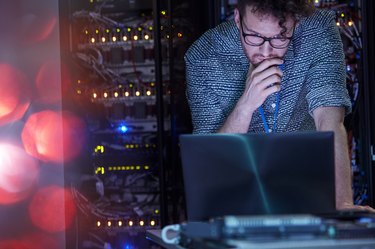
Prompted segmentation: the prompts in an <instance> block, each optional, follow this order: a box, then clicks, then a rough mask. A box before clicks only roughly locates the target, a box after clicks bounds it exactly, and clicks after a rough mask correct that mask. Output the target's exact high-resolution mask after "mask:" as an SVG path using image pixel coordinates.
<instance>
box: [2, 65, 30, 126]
mask: <svg viewBox="0 0 375 249" xmlns="http://www.w3.org/2000/svg"><path fill="white" fill-rule="evenodd" d="M0 89H1V91H0V125H3V124H6V123H10V122H13V121H16V120H18V119H20V118H22V116H23V115H24V114H25V112H26V110H27V108H28V107H29V105H30V96H29V95H30V91H29V86H28V85H27V80H26V77H25V75H24V74H23V73H22V72H20V71H19V70H17V69H15V68H13V67H12V66H10V65H8V64H4V63H2V64H0Z"/></svg>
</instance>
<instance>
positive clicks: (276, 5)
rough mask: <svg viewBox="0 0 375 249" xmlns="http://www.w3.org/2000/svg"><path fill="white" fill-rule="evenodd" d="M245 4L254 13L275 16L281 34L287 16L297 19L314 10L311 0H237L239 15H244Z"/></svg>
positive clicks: (284, 28) (284, 29)
mask: <svg viewBox="0 0 375 249" xmlns="http://www.w3.org/2000/svg"><path fill="white" fill-rule="evenodd" d="M247 6H251V8H252V11H253V12H254V13H259V14H261V15H272V16H274V17H276V18H277V19H278V20H279V26H280V27H281V28H282V32H281V34H283V33H285V32H286V27H285V25H284V24H285V21H286V19H287V17H289V16H290V17H291V18H292V19H293V20H294V21H298V20H299V19H301V18H302V17H307V16H309V15H311V14H312V13H313V12H314V10H315V8H314V4H313V3H312V0H238V4H237V8H238V10H239V12H240V15H241V16H245V14H246V13H245V11H246V7H247Z"/></svg>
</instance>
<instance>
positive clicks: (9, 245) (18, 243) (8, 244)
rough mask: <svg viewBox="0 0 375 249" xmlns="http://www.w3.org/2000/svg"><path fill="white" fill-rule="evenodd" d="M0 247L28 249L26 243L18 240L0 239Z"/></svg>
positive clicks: (5, 248)
mask: <svg viewBox="0 0 375 249" xmlns="http://www.w3.org/2000/svg"><path fill="white" fill-rule="evenodd" d="M0 248H2V249H3V248H4V249H29V248H28V246H27V244H26V243H25V242H23V241H18V240H6V241H0Z"/></svg>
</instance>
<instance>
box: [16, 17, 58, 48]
mask: <svg viewBox="0 0 375 249" xmlns="http://www.w3.org/2000/svg"><path fill="white" fill-rule="evenodd" d="M20 21H21V30H22V31H23V32H21V34H23V35H24V37H23V41H24V42H29V43H34V42H40V41H43V40H45V39H47V38H48V36H49V35H50V34H51V33H52V31H53V30H54V28H55V27H56V24H57V18H56V15H55V14H54V13H52V11H51V10H40V11H35V12H34V13H25V14H24V16H23V17H22V18H21V20H20Z"/></svg>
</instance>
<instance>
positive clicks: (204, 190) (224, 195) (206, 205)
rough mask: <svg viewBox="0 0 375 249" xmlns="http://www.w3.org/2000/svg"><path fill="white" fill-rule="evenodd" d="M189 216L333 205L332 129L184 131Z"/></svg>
mask: <svg viewBox="0 0 375 249" xmlns="http://www.w3.org/2000/svg"><path fill="white" fill-rule="evenodd" d="M180 146H181V160H182V168H183V179H184V186H185V197H186V209H187V220H188V221H206V220H208V219H210V218H217V217H222V216H226V215H264V214H325V213H334V212H335V211H336V210H335V174H334V168H335V167H334V134H333V132H315V131H314V132H293V133H268V134H204V135H199V134H183V135H181V136H180Z"/></svg>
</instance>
